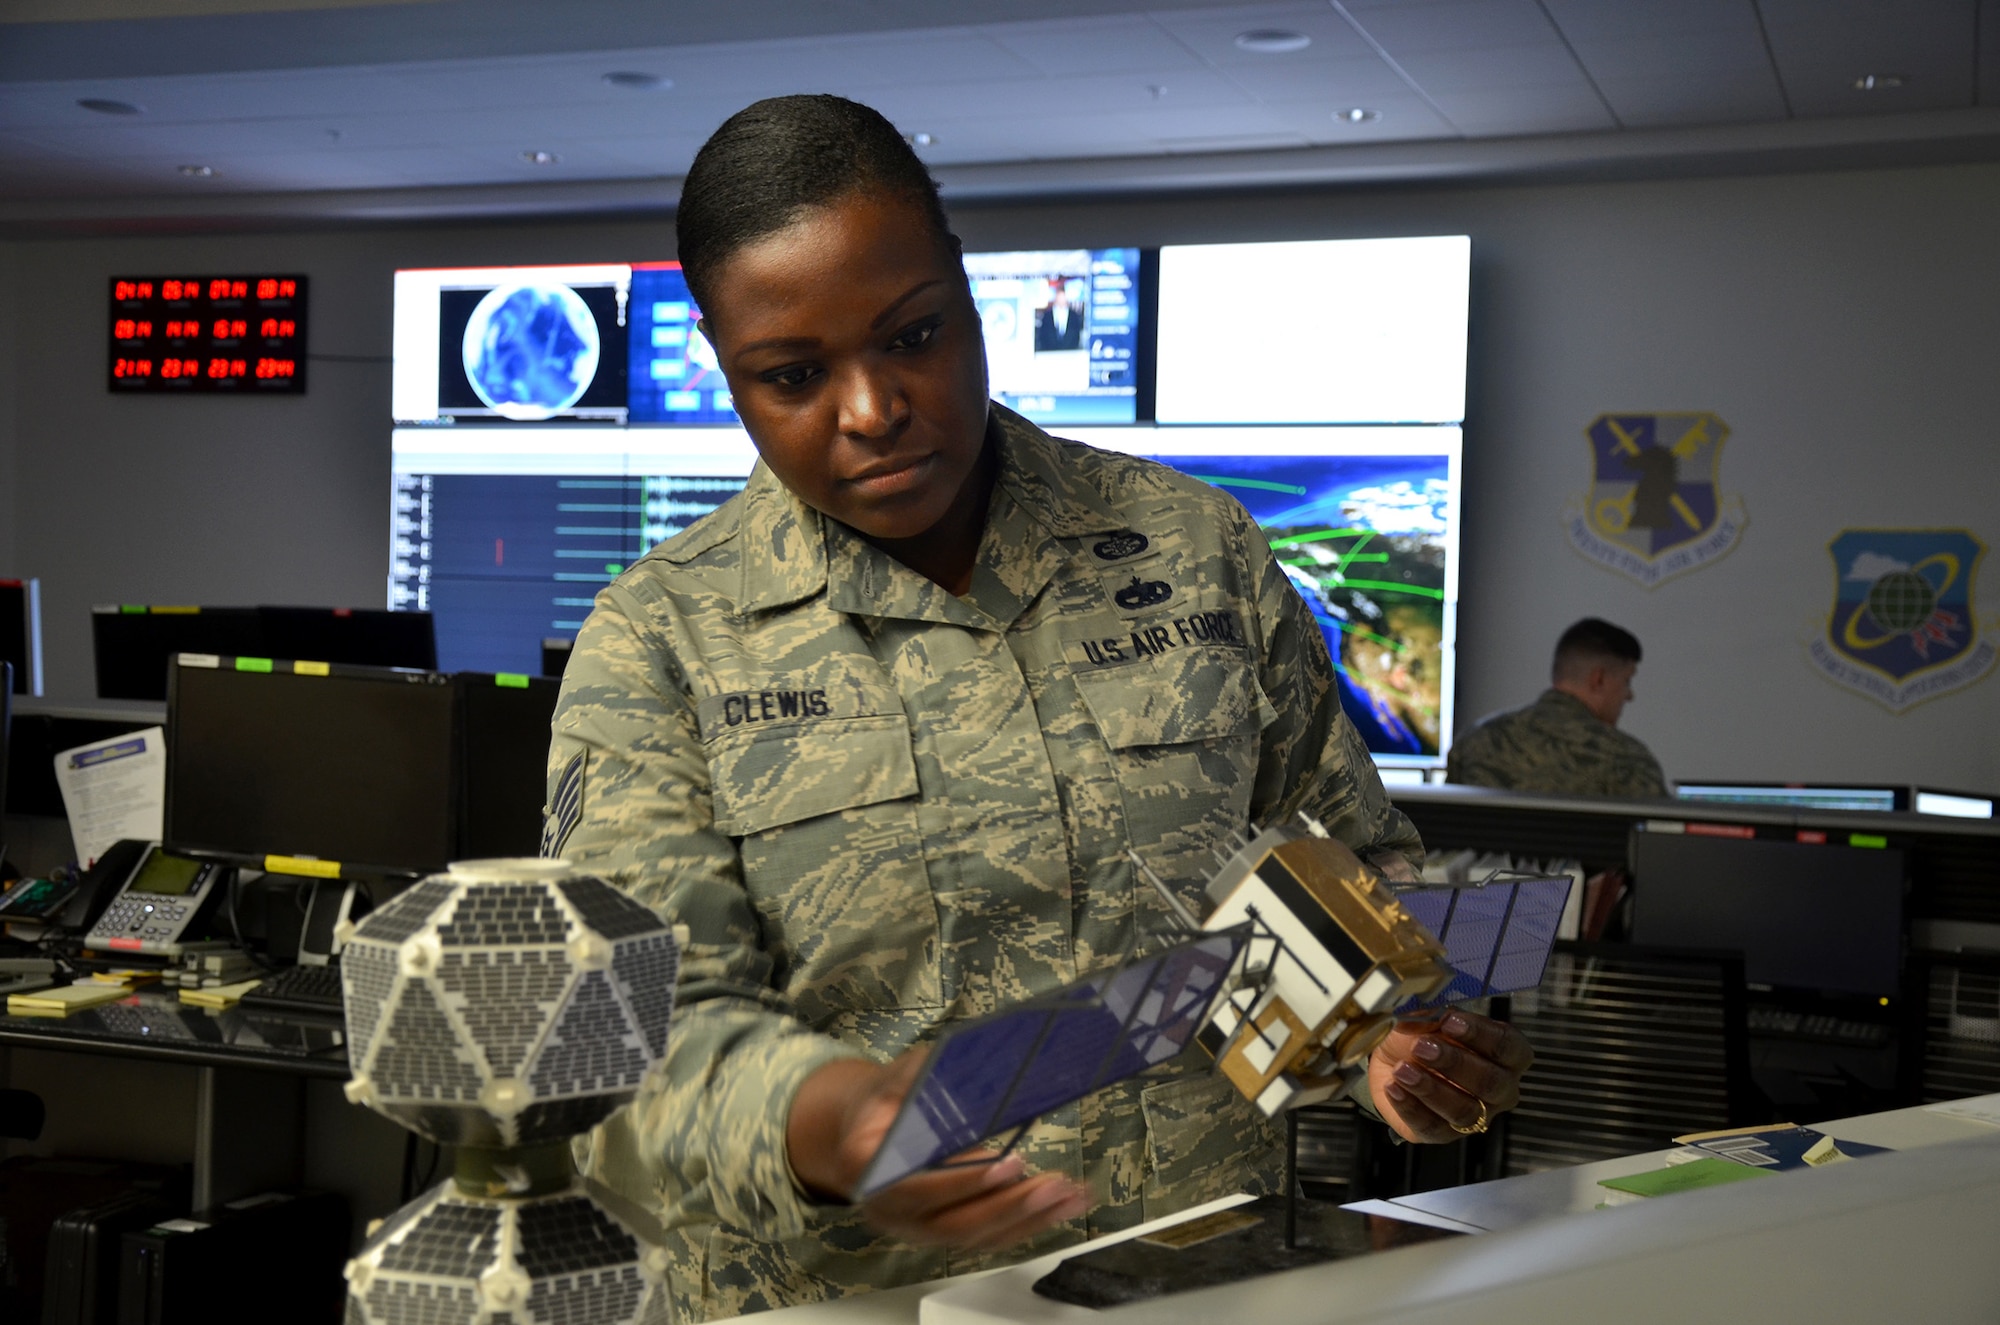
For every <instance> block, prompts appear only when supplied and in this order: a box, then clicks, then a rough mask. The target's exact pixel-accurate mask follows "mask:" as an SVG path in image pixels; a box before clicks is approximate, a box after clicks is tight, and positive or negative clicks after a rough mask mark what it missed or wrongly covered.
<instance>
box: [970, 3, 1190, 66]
mask: <svg viewBox="0 0 2000 1325" xmlns="http://www.w3.org/2000/svg"><path fill="white" fill-rule="evenodd" d="M983 31H984V33H985V35H986V36H987V37H988V38H990V39H991V40H992V41H994V42H996V43H998V44H999V45H1000V46H1001V47H1003V48H1004V49H1006V50H1007V51H1010V52H1011V53H1013V54H1014V55H1016V56H1019V57H1020V58H1021V59H1023V60H1025V61H1027V62H1028V63H1029V64H1031V65H1033V66H1034V67H1035V69H1036V70H1037V71H1038V72H1040V73H1044V74H1116V73H1126V72H1130V71H1134V70H1146V71H1153V72H1160V71H1165V70H1170V69H1188V68H1195V67H1199V65H1200V64H1201V61H1200V60H1198V59H1196V58H1195V56H1194V54H1193V53H1192V52H1190V51H1189V50H1188V49H1187V47H1185V46H1183V45H1181V43H1179V42H1177V41H1175V40H1174V39H1173V38H1172V37H1171V36H1169V35H1167V33H1166V32H1164V31H1162V30H1161V29H1160V28H1159V27H1158V26H1157V25H1156V24H1154V23H1152V22H1151V21H1150V20H1148V19H1147V18H1146V17H1144V16H1143V15H1139V14H1132V15H1124V16H1119V17H1116V18H1098V19H1076V20H1070V21H1066V22H1060V23H1009V24H1005V25H1003V26H996V27H989V28H985V29H983Z"/></svg>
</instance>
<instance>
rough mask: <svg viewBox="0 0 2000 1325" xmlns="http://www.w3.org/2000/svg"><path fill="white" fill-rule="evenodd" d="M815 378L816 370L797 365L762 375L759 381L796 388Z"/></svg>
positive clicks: (775, 369)
mask: <svg viewBox="0 0 2000 1325" xmlns="http://www.w3.org/2000/svg"><path fill="white" fill-rule="evenodd" d="M814 376H815V370H814V369H811V368H808V367H806V366H805V365H804V364H795V365H793V366H792V367H790V368H774V369H772V370H771V371H770V372H768V373H763V374H761V375H760V379H759V380H761V381H765V382H769V383H770V384H771V385H772V386H782V387H791V388H796V387H802V386H804V385H805V384H806V383H808V382H810V381H812V380H813V377H814Z"/></svg>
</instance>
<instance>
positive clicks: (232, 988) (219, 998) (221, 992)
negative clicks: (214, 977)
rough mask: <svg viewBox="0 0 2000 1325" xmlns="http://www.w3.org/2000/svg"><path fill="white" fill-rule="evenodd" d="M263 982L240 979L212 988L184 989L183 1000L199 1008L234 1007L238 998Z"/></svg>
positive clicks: (182, 992)
mask: <svg viewBox="0 0 2000 1325" xmlns="http://www.w3.org/2000/svg"><path fill="white" fill-rule="evenodd" d="M261 983H263V982H262V981H261V980H239V981H237V982H236V983H235V984H233V985H216V986H215V987H214V988H212V989H183V990H181V1002H183V1003H188V1004H192V1005H193V1006H195V1007H198V1008H227V1007H234V1006H236V1001H237V1000H238V999H240V998H242V997H243V996H244V995H245V994H247V993H249V992H250V991H251V990H253V989H255V988H256V987H257V986H258V985H259V984H261Z"/></svg>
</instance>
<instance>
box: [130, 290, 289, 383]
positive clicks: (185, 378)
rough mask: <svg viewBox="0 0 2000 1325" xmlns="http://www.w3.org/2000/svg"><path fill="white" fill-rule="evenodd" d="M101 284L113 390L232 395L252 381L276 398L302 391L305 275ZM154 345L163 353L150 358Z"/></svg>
mask: <svg viewBox="0 0 2000 1325" xmlns="http://www.w3.org/2000/svg"><path fill="white" fill-rule="evenodd" d="M106 283H107V284H108V285H109V286H110V287H111V307H110V310H109V316H108V317H107V318H106V321H107V322H108V323H109V324H110V331H111V353H110V355H109V356H108V364H107V366H108V368H109V378H110V385H111V388H112V389H113V390H114V391H120V392H125V391H146V392H158V391H166V390H172V391H176V392H183V393H184V392H188V391H194V392H197V393H201V392H230V391H238V390H240V389H242V388H244V387H247V386H249V385H251V383H252V382H254V383H255V384H256V386H258V387H259V388H262V389H263V390H265V391H269V392H272V393H277V394H285V393H298V392H301V391H303V390H304V389H305V383H306V359H305V354H304V350H305V337H306V298H307V294H308V291H307V288H306V287H307V281H306V279H305V278H304V277H283V276H244V277H236V276H199V277H195V276H179V277H175V278H173V279H171V280H169V279H166V278H164V277H137V276H116V277H112V278H111V279H110V280H109V281H107V282H106ZM155 300H157V301H159V302H157V303H155V302H154V301H155ZM252 300H255V301H257V302H256V303H255V304H252V302H251V301H252ZM253 309H254V310H255V311H252V310H253ZM156 313H157V314H166V313H171V314H172V316H171V317H165V316H155V314H156ZM267 314H268V315H267ZM156 337H157V338H158V344H157V346H156V344H155V338H156ZM253 347H254V348H253ZM156 348H159V349H164V350H165V351H166V352H165V353H163V354H160V355H159V356H157V357H154V356H153V354H152V351H153V350H154V349H156ZM259 350H261V351H262V352H261V353H258V352H257V351H259ZM246 351H250V352H248V353H246ZM188 356H195V357H188Z"/></svg>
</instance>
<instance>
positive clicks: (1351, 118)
mask: <svg viewBox="0 0 2000 1325" xmlns="http://www.w3.org/2000/svg"><path fill="white" fill-rule="evenodd" d="M1333 118H1335V119H1336V120H1339V121H1340V122H1341V123H1342V124H1373V123H1374V122H1375V121H1377V120H1379V119H1381V118H1382V112H1381V111H1379V110H1370V109H1368V107H1366V106H1349V107H1348V108H1347V109H1346V110H1337V111H1335V112H1334V113H1333Z"/></svg>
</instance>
